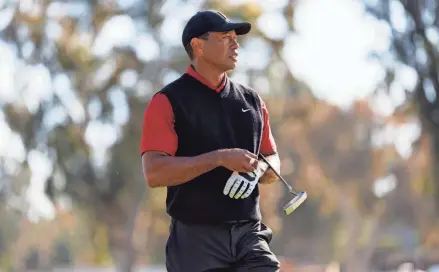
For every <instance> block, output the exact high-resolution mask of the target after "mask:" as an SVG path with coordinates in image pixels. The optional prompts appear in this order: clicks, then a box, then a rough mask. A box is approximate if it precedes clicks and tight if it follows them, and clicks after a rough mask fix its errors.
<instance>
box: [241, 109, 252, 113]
mask: <svg viewBox="0 0 439 272" xmlns="http://www.w3.org/2000/svg"><path fill="white" fill-rule="evenodd" d="M241 110H242V112H247V111H249V110H250V109H246V110H245V109H241Z"/></svg>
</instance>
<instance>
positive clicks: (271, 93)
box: [0, 0, 439, 272]
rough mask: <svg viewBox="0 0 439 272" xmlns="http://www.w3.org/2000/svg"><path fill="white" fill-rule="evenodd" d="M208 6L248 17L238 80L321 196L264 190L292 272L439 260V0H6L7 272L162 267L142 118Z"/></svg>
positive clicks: (285, 169)
mask: <svg viewBox="0 0 439 272" xmlns="http://www.w3.org/2000/svg"><path fill="white" fill-rule="evenodd" d="M208 8H214V9H217V10H220V11H221V12H223V13H225V14H226V15H228V16H229V17H230V18H232V19H238V20H249V21H250V22H252V24H253V29H252V31H251V33H250V34H249V35H247V36H245V37H241V39H240V45H241V47H240V49H239V53H240V56H239V61H238V67H237V68H236V70H235V71H233V72H231V73H230V77H232V78H234V79H236V80H237V81H239V82H241V83H244V84H249V85H250V86H252V87H253V88H255V90H257V91H258V92H259V93H260V94H261V96H262V97H263V98H264V100H265V101H266V103H267V106H268V109H269V112H270V120H271V125H272V129H273V133H274V136H275V138H276V141H277V144H278V148H279V152H280V157H281V159H282V174H283V176H284V177H285V178H286V180H287V181H288V182H290V183H291V184H293V186H294V187H295V188H296V189H297V190H306V191H307V192H308V196H309V199H308V200H307V201H306V202H305V203H304V204H303V205H302V206H301V207H300V208H299V209H298V210H297V211H296V212H294V213H293V214H292V215H290V216H288V217H286V216H284V215H283V214H282V208H281V207H282V206H283V205H284V204H285V203H287V202H288V201H289V200H290V198H291V197H290V196H289V195H288V194H287V191H286V190H285V188H284V187H283V185H282V184H281V183H280V182H279V183H275V184H273V185H264V186H262V193H261V194H262V196H261V203H262V204H261V205H262V207H261V208H262V211H263V217H264V222H265V223H266V224H267V225H268V226H269V227H270V228H272V229H273V231H274V238H273V241H272V248H273V250H274V252H275V253H276V254H277V255H278V257H279V259H281V261H282V271H284V272H285V271H347V272H357V271H358V272H363V271H395V270H396V269H402V268H401V267H410V266H411V267H413V265H414V266H415V267H417V268H418V269H422V270H423V271H439V269H438V268H437V267H436V270H435V268H434V267H435V266H438V265H439V220H438V219H437V218H438V214H439V187H438V184H437V180H438V179H439V169H438V168H436V167H437V165H438V159H439V131H438V128H437V127H438V125H439V105H438V100H437V94H438V92H439V72H438V69H439V1H437V0H417V1H415V0H364V1H361V0H253V1H251V0H247V1H245V0H218V1H214V0H211V1H202V0H186V1H185V0H142V1H141V0H105V1H104V0H89V1H85V0H69V1H67V0H60V1H49V0H21V1H17V0H16V1H7V0H0V107H1V108H0V271H91V272H92V271H123V272H130V271H155V272H158V271H165V268H164V250H165V243H166V239H167V235H168V223H169V217H168V216H167V215H166V213H165V210H164V207H165V202H164V201H165V193H166V190H165V189H150V188H148V187H147V186H146V183H145V181H144V178H143V173H142V168H141V159H140V153H139V146H140V136H141V130H142V121H143V114H144V111H145V109H146V107H147V105H148V102H149V100H150V98H151V97H152V95H153V94H154V93H155V92H157V91H158V90H160V88H162V87H163V86H164V85H165V84H167V83H169V82H171V81H172V80H174V79H176V78H177V77H179V76H180V75H181V74H182V73H183V72H185V70H186V68H187V66H188V63H189V62H188V57H187V55H186V53H185V51H184V49H183V47H182V45H181V32H182V29H183V27H184V24H185V23H186V21H187V20H188V19H189V17H190V16H191V15H192V14H194V13H195V12H196V11H197V10H200V9H208ZM404 263H406V264H404ZM408 263H411V264H408ZM413 269H414V268H412V269H410V268H408V269H407V270H404V271H413ZM400 271H402V270H400Z"/></svg>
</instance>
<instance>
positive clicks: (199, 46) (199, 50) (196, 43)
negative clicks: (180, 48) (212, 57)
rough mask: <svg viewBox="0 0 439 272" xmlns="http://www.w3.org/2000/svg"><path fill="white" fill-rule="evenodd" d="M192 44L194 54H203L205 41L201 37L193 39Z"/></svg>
mask: <svg viewBox="0 0 439 272" xmlns="http://www.w3.org/2000/svg"><path fill="white" fill-rule="evenodd" d="M191 46H192V49H193V51H194V56H200V55H202V54H203V42H202V41H201V40H200V39H192V41H191Z"/></svg>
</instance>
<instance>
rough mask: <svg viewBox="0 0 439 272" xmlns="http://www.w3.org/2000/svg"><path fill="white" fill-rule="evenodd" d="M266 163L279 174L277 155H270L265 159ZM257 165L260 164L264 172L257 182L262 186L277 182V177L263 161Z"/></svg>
mask: <svg viewBox="0 0 439 272" xmlns="http://www.w3.org/2000/svg"><path fill="white" fill-rule="evenodd" d="M265 158H266V159H267V161H268V162H269V163H270V164H271V166H272V167H273V168H274V169H275V170H276V171H277V172H278V173H280V159H279V155H278V154H272V155H269V156H266V157H265ZM259 163H260V164H261V167H262V169H263V170H265V172H264V174H263V175H262V177H261V178H260V180H259V182H260V183H263V184H270V183H273V182H275V181H276V180H278V177H277V176H276V174H275V173H274V172H273V170H271V168H269V166H268V165H267V164H266V163H265V162H264V161H263V160H259Z"/></svg>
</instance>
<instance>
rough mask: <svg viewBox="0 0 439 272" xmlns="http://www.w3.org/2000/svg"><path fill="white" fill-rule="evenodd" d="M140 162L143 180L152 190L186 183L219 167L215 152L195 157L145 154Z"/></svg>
mask: <svg viewBox="0 0 439 272" xmlns="http://www.w3.org/2000/svg"><path fill="white" fill-rule="evenodd" d="M145 156H149V157H148V158H146V157H145ZM146 160H148V162H146ZM142 161H143V162H142V163H143V166H144V169H145V178H146V180H147V182H148V185H149V186H150V187H152V188H155V187H164V186H174V185H179V184H182V183H185V182H188V181H190V180H192V179H193V178H195V177H197V176H200V175H202V174H204V173H206V172H208V171H210V170H212V169H214V168H216V167H218V166H219V165H220V160H219V156H218V153H217V152H215V151H214V152H209V153H206V154H202V155H199V156H195V157H174V156H169V155H164V154H145V155H144V156H143V157H142Z"/></svg>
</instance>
